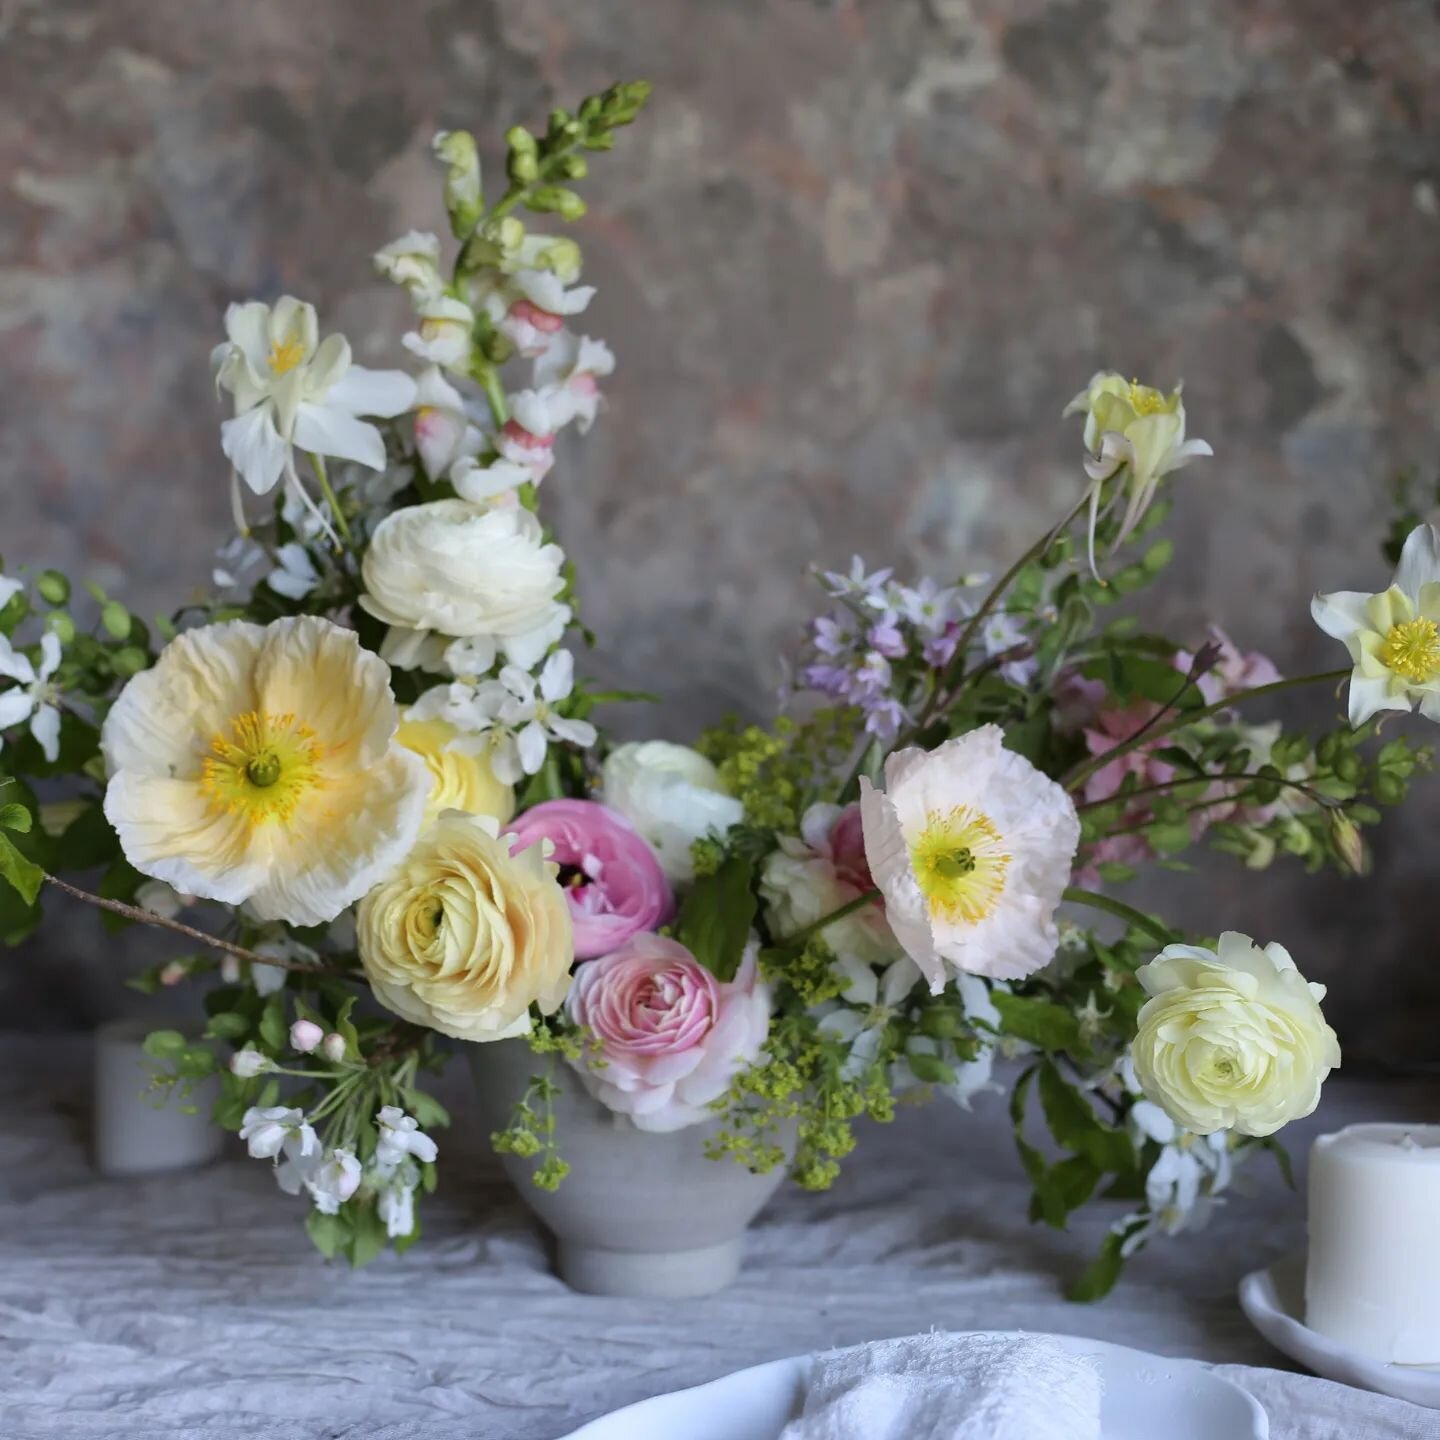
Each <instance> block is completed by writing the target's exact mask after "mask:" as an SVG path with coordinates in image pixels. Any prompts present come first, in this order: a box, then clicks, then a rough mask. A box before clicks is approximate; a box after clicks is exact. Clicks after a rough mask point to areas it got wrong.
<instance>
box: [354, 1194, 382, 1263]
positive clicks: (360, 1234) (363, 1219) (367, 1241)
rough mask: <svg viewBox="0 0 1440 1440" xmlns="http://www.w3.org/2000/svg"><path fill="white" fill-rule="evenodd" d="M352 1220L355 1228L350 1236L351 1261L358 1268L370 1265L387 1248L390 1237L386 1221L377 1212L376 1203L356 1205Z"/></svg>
mask: <svg viewBox="0 0 1440 1440" xmlns="http://www.w3.org/2000/svg"><path fill="white" fill-rule="evenodd" d="M350 1221H351V1226H352V1230H353V1234H352V1235H351V1238H350V1249H349V1256H350V1263H351V1264H352V1265H353V1266H354V1267H355V1268H356V1269H357V1270H358V1269H359V1268H360V1267H361V1266H362V1265H368V1264H369V1263H370V1262H371V1261H372V1260H373V1259H374V1258H375V1257H376V1256H377V1255H378V1254H379V1253H380V1252H381V1251H382V1250H383V1249H384V1248H385V1245H386V1243H387V1241H388V1240H389V1238H390V1237H389V1236H388V1235H387V1234H386V1233H385V1222H384V1221H383V1220H381V1218H380V1217H379V1215H377V1214H376V1213H375V1207H374V1205H361V1206H358V1207H355V1208H354V1209H353V1213H352V1215H351V1217H350Z"/></svg>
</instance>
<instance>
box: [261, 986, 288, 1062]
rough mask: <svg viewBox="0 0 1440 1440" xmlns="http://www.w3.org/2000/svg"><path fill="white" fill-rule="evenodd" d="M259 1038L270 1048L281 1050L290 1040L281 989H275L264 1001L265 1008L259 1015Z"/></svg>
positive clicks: (283, 996) (283, 995)
mask: <svg viewBox="0 0 1440 1440" xmlns="http://www.w3.org/2000/svg"><path fill="white" fill-rule="evenodd" d="M260 1038H261V1039H262V1040H263V1041H264V1042H265V1043H266V1044H267V1045H268V1046H269V1047H270V1048H271V1049H272V1050H283V1049H284V1048H285V1047H286V1045H287V1044H288V1043H289V1041H290V1027H289V1026H288V1025H287V1024H286V1023H285V992H284V991H283V990H277V991H276V992H275V994H273V995H272V996H271V997H270V998H269V999H268V1000H267V1001H266V1002H265V1009H264V1010H263V1011H262V1012H261V1015H260Z"/></svg>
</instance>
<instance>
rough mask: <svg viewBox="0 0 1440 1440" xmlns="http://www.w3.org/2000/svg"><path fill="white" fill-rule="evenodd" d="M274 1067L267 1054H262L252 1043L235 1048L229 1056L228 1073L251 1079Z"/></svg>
mask: <svg viewBox="0 0 1440 1440" xmlns="http://www.w3.org/2000/svg"><path fill="white" fill-rule="evenodd" d="M274 1068H275V1062H274V1061H273V1060H272V1059H270V1057H269V1056H268V1055H262V1054H261V1053H260V1052H259V1051H258V1050H257V1049H256V1048H255V1047H254V1046H253V1045H247V1046H245V1048H244V1049H243V1050H237V1051H236V1052H235V1053H234V1054H233V1055H232V1056H231V1057H230V1073H231V1074H232V1075H238V1076H239V1077H240V1078H241V1079H242V1080H253V1079H254V1078H255V1076H257V1075H264V1074H265V1073H266V1072H267V1071H270V1070H273V1069H274Z"/></svg>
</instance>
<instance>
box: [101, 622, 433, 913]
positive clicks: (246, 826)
mask: <svg viewBox="0 0 1440 1440" xmlns="http://www.w3.org/2000/svg"><path fill="white" fill-rule="evenodd" d="M398 727H399V714H398V711H397V709H396V706H395V700H394V697H393V695H392V694H391V691H390V671H389V669H388V667H387V666H386V665H385V663H384V662H383V661H382V660H381V659H380V658H379V657H378V656H376V655H373V654H371V653H370V652H369V651H367V650H364V649H362V648H361V647H360V643H359V640H358V638H357V637H356V635H355V633H354V631H351V630H342V629H341V628H340V627H339V626H338V625H332V624H331V623H330V622H329V621H328V620H322V619H320V618H319V617H317V616H313V615H301V616H296V617H293V618H290V619H285V620H277V621H275V622H273V623H272V624H270V625H268V626H260V625H252V624H249V623H247V622H244V621H231V622H229V623H226V624H221V625H208V626H205V627H202V628H201V629H197V630H190V631H187V632H186V633H184V634H182V635H180V636H178V637H177V638H176V639H174V640H172V641H171V642H170V644H169V645H167V646H166V647H165V649H164V651H162V652H161V655H160V658H159V659H158V660H157V661H156V663H155V665H154V666H153V667H151V668H150V669H149V670H145V671H142V672H141V673H140V674H139V675H136V676H135V677H134V678H133V679H132V680H130V681H129V683H128V684H127V685H126V686H125V688H124V689H123V690H122V691H121V692H120V697H119V699H118V700H117V701H116V702H115V704H114V706H113V707H112V708H111V710H110V713H109V715H107V716H106V719H105V724H104V727H103V729H102V732H101V748H102V750H103V751H104V754H105V759H106V763H107V766H108V769H109V773H110V781H109V784H108V786H107V788H106V791H105V817H106V819H108V820H109V821H110V824H111V825H112V826H113V827H114V830H115V833H116V835H117V836H118V837H119V840H120V845H121V848H122V849H123V851H124V852H125V857H126V859H128V860H129V862H130V863H131V864H132V865H133V866H135V868H136V869H137V870H139V871H140V872H141V873H142V874H145V875H149V876H151V877H153V878H154V879H157V880H164V881H166V882H167V883H168V884H170V885H173V886H175V888H176V889H178V890H183V891H185V892H187V893H189V894H192V895H199V896H202V897H204V898H205V899H208V900H220V901H223V902H224V903H226V904H228V905H238V904H241V903H242V902H244V903H247V904H248V906H249V910H250V913H251V914H252V915H253V916H254V917H255V918H256V919H259V920H262V921H264V920H284V921H287V922H288V923H290V924H293V925H318V924H320V923H322V922H324V921H328V920H332V919H334V917H335V916H336V915H338V914H339V913H340V911H341V910H343V909H344V908H345V907H346V906H347V905H349V904H351V903H352V902H353V901H355V900H358V899H359V898H360V896H362V895H363V894H365V892H366V891H367V890H369V889H370V888H371V887H372V886H373V885H375V884H376V883H377V882H378V881H379V880H380V879H381V878H382V876H384V875H385V874H386V873H387V872H388V871H389V870H390V869H392V868H393V866H394V865H395V864H396V863H398V861H399V860H400V859H401V858H402V857H403V856H404V855H405V853H406V852H407V851H408V850H409V849H410V847H411V845H412V844H413V843H414V841H415V837H416V836H417V835H418V834H419V831H420V825H421V821H422V818H423V816H424V813H425V805H426V800H427V797H428V795H429V791H430V777H429V772H428V771H427V769H426V767H425V763H424V761H423V760H422V759H421V758H420V757H419V756H418V755H415V754H412V753H411V752H410V751H409V750H406V749H405V748H404V747H403V746H401V745H399V744H398V743H396V740H395V732H396V730H397V729H398Z"/></svg>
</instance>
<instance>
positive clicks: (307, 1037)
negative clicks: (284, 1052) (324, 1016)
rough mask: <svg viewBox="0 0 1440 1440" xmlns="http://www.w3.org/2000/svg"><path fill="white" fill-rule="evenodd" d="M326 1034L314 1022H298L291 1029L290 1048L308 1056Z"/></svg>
mask: <svg viewBox="0 0 1440 1440" xmlns="http://www.w3.org/2000/svg"><path fill="white" fill-rule="evenodd" d="M324 1038H325V1032H324V1031H323V1030H322V1029H321V1028H320V1027H319V1026H318V1025H317V1024H316V1023H315V1022H314V1021H313V1020H297V1021H296V1022H295V1023H294V1024H293V1025H292V1026H291V1027H290V1046H291V1048H292V1049H294V1050H298V1051H299V1052H300V1053H301V1054H302V1055H308V1054H309V1053H310V1052H311V1051H312V1050H313V1049H314V1048H315V1047H316V1046H317V1045H318V1044H319V1043H320V1042H321V1041H322V1040H323V1039H324Z"/></svg>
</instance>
